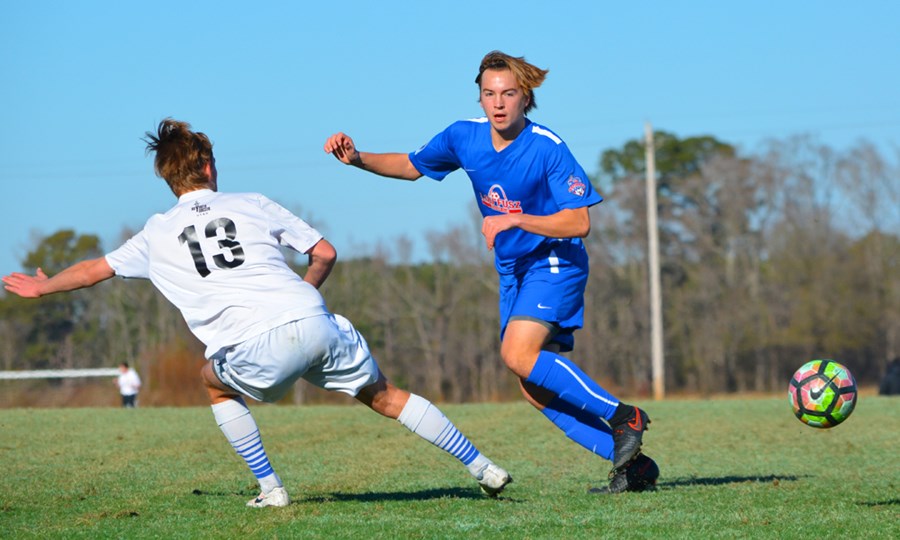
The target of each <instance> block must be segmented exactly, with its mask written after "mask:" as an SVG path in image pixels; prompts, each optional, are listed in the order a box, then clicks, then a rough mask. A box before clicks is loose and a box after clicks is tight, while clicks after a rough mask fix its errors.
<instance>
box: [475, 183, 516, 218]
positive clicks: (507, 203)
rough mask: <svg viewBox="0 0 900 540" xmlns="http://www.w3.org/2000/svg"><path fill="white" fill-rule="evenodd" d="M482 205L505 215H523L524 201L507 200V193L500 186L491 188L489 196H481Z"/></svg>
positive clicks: (496, 185) (495, 185)
mask: <svg viewBox="0 0 900 540" xmlns="http://www.w3.org/2000/svg"><path fill="white" fill-rule="evenodd" d="M481 204H483V205H485V206H487V207H488V208H490V209H491V210H496V211H497V212H503V213H504V214H521V213H522V201H511V200H509V199H507V198H506V192H505V191H503V187H502V186H501V185H500V184H494V185H493V186H491V189H490V191H488V192H487V194H484V193H482V194H481Z"/></svg>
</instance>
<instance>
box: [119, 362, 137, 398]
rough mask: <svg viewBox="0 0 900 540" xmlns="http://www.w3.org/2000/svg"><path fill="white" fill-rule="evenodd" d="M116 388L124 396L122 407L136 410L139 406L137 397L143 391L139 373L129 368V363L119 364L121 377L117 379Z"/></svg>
mask: <svg viewBox="0 0 900 540" xmlns="http://www.w3.org/2000/svg"><path fill="white" fill-rule="evenodd" d="M116 386H118V387H119V393H120V394H122V406H123V407H129V408H134V407H136V406H137V395H138V392H140V390H141V378H140V376H138V374H137V371H135V370H134V368H132V367H128V362H122V363H121V364H119V376H118V377H116Z"/></svg>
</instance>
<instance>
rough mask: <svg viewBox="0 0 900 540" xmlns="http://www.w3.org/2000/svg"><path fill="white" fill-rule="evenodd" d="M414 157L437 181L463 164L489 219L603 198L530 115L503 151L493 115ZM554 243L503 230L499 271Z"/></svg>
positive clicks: (452, 130)
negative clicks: (496, 145)
mask: <svg viewBox="0 0 900 540" xmlns="http://www.w3.org/2000/svg"><path fill="white" fill-rule="evenodd" d="M409 159H410V161H411V162H412V164H413V166H415V168H416V169H417V170H418V171H419V172H420V173H422V174H424V175H425V176H428V177H429V178H433V179H435V180H442V179H443V178H444V177H445V176H447V174H449V173H451V172H453V171H455V170H456V169H459V168H462V169H463V170H464V171H465V172H466V174H468V175H469V179H470V180H471V181H472V189H473V190H474V192H475V201H476V203H477V204H478V208H479V209H480V210H481V214H482V215H483V216H485V217H486V216H491V215H497V214H517V213H525V214H531V215H537V216H547V215H551V214H555V213H557V212H559V211H560V210H564V209H567V208H568V209H572V208H581V207H584V206H593V205H595V204H597V203H599V202H600V201H602V200H603V198H602V197H601V196H600V195H599V194H598V193H597V192H595V191H594V189H593V188H592V187H591V183H590V180H588V177H587V174H586V173H585V172H584V169H582V168H581V165H579V164H578V162H577V161H575V157H574V156H573V155H572V153H571V152H570V151H569V148H568V147H567V146H566V144H565V143H564V142H563V141H562V139H560V138H559V136H557V135H556V134H555V133H553V132H552V131H550V130H549V129H547V128H545V127H543V126H541V125H539V124H535V123H534V122H531V121H530V120H527V119H526V124H525V128H524V129H523V130H522V132H521V133H520V134H519V136H518V137H516V140H515V141H513V142H512V144H510V145H509V146H507V147H506V148H504V149H503V150H501V151H500V152H497V151H496V150H494V146H493V144H492V143H491V125H490V123H489V122H488V119H487V118H477V119H473V120H462V121H459V122H455V123H453V124H452V125H450V127H448V128H447V129H445V130H444V131H442V132H441V133H439V134H437V135H436V136H435V137H434V138H432V139H431V141H429V142H428V144H426V145H425V146H423V147H422V148H420V149H419V150H417V151H415V152H413V153H411V154H410V155H409ZM553 241H554V239H550V238H547V237H545V236H541V235H538V234H533V233H530V232H526V231H523V230H521V229H510V230H508V231H504V232H501V233H500V234H499V235H497V238H496V240H495V243H494V251H495V256H496V265H497V270H498V271H499V272H500V273H501V274H508V273H512V272H513V271H514V270H515V268H516V262H517V261H519V260H520V259H522V258H523V257H527V256H528V255H529V254H532V253H536V252H540V251H545V250H544V249H542V248H544V247H547V244H548V243H550V242H553ZM573 241H576V242H580V240H578V239H573Z"/></svg>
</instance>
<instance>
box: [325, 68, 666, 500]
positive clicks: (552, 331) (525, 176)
mask: <svg viewBox="0 0 900 540" xmlns="http://www.w3.org/2000/svg"><path fill="white" fill-rule="evenodd" d="M546 75H547V70H543V69H540V68H538V67H536V66H534V65H532V64H529V63H528V62H526V61H525V59H524V58H520V57H512V56H509V55H507V54H504V53H502V52H500V51H492V52H490V53H488V54H487V55H485V57H484V58H483V59H482V61H481V66H480V68H479V71H478V76H477V77H476V78H475V83H476V84H477V85H478V89H479V98H480V103H481V107H482V109H483V110H484V113H485V116H484V117H482V118H477V119H470V120H464V121H460V122H455V123H454V124H452V125H451V126H450V127H448V128H447V129H445V130H444V131H442V132H441V133H439V134H437V135H436V136H435V137H433V138H432V139H431V140H430V141H429V142H428V143H427V144H425V145H423V146H422V147H420V148H419V149H418V150H416V151H415V152H410V153H408V154H404V153H396V152H391V153H373V152H360V151H358V150H357V148H356V145H355V143H354V142H353V139H351V138H350V137H349V136H347V135H345V134H344V133H336V134H334V135H332V136H331V137H329V138H328V140H326V142H325V147H324V149H325V151H326V152H329V153H332V154H333V155H334V156H335V157H336V158H337V159H338V160H340V161H341V162H342V163H345V164H348V165H354V166H356V167H359V168H361V169H363V170H366V171H369V172H373V173H375V174H379V175H381V176H387V177H391V178H397V179H401V180H417V179H418V178H420V177H421V176H423V175H425V176H428V177H430V178H432V179H435V180H442V179H443V178H444V177H445V176H446V175H447V174H448V173H450V172H452V171H455V170H457V169H460V168H461V169H464V170H465V171H466V174H467V175H468V177H469V180H470V181H471V183H472V188H473V191H474V193H475V200H476V204H477V206H478V208H479V210H480V211H481V214H482V216H483V217H484V220H483V221H482V228H481V232H482V234H483V235H484V237H485V242H486V244H487V248H488V249H492V250H493V251H494V254H495V266H496V268H497V273H498V275H499V278H500V338H501V347H500V356H501V357H502V358H503V361H504V362H505V364H506V366H507V367H508V368H509V369H510V370H511V371H512V372H513V373H514V374H515V375H516V376H517V377H518V378H519V382H520V388H521V390H522V394H523V396H524V397H525V399H526V400H527V401H528V402H529V403H531V404H532V405H534V407H536V408H537V409H538V410H540V411H541V412H542V413H543V414H544V416H546V417H547V419H549V420H550V421H551V422H553V423H554V424H555V425H556V426H557V427H558V428H560V429H561V430H562V431H563V432H564V433H565V434H566V436H567V437H569V438H570V439H572V440H573V441H575V442H576V443H578V444H580V445H581V446H583V447H584V448H586V449H588V450H589V451H591V452H593V453H594V454H596V455H599V456H602V457H604V458H606V459H609V460H610V461H612V463H613V468H612V470H611V471H610V475H609V476H610V482H609V486H607V487H606V488H604V490H603V492H604V493H621V492H623V491H642V490H644V489H646V487H647V485H648V484H649V482H650V481H649V480H648V479H649V477H651V476H652V477H653V481H655V479H656V477H655V476H653V475H654V474H658V470H657V468H656V464H655V463H653V461H652V460H651V459H650V458H648V457H647V456H645V455H643V454H641V453H640V451H641V444H642V440H643V432H644V430H646V429H647V424H649V423H650V418H649V417H648V416H647V413H646V412H644V411H642V410H640V409H638V408H637V407H634V406H631V405H628V404H626V403H622V402H621V401H619V400H618V399H617V398H616V397H615V396H613V395H612V394H611V393H610V392H608V391H606V390H605V389H604V388H603V387H601V386H600V385H599V384H597V383H596V382H595V381H594V380H592V379H591V377H589V376H588V375H587V374H586V373H584V372H583V371H582V370H581V369H580V368H579V367H578V366H577V365H576V364H575V363H574V362H572V361H571V360H569V359H568V358H566V357H564V356H561V355H560V354H559V353H560V352H568V351H571V350H572V348H573V347H574V337H573V333H574V331H575V330H577V329H579V328H581V327H582V325H583V312H584V290H585V285H586V283H587V278H588V271H589V269H588V255H587V252H586V250H585V248H584V245H583V243H582V241H581V238H582V237H585V236H587V235H588V233H589V232H590V230H591V220H590V214H589V213H588V209H589V208H590V207H591V206H593V205H595V204H598V203H599V202H600V201H601V200H602V198H601V197H600V196H599V195H598V194H597V193H596V192H594V191H593V188H592V187H591V184H590V181H589V180H588V178H587V174H586V173H585V171H584V169H583V168H582V167H581V166H580V165H579V164H578V163H577V161H576V160H575V158H574V157H573V156H572V153H571V152H570V151H569V149H568V147H567V146H566V145H565V143H563V141H562V139H561V138H560V137H559V136H557V135H556V134H555V133H553V131H551V130H550V129H549V128H546V127H544V126H541V125H538V124H536V123H534V122H532V121H531V120H529V119H528V118H527V117H526V113H528V111H530V110H531V109H533V108H534V107H535V98H534V89H535V88H537V87H539V86H540V85H541V84H542V83H543V81H544V78H545V76H546ZM635 471H639V472H635Z"/></svg>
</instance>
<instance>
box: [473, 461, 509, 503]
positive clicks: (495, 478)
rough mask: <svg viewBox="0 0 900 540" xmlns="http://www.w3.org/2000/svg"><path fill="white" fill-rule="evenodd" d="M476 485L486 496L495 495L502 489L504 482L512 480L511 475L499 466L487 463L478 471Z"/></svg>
mask: <svg viewBox="0 0 900 540" xmlns="http://www.w3.org/2000/svg"><path fill="white" fill-rule="evenodd" d="M477 478H478V485H479V486H481V491H483V492H484V494H485V495H487V496H488V497H496V496H497V495H499V494H500V492H501V491H503V488H505V487H506V484H509V483H510V482H512V481H513V479H512V476H510V475H509V473H508V472H506V471H505V470H503V469H502V468H501V467H500V466H498V465H495V464H493V463H488V465H487V466H486V467H485V468H484V469H482V470H481V472H480V473H478V477H477Z"/></svg>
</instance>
